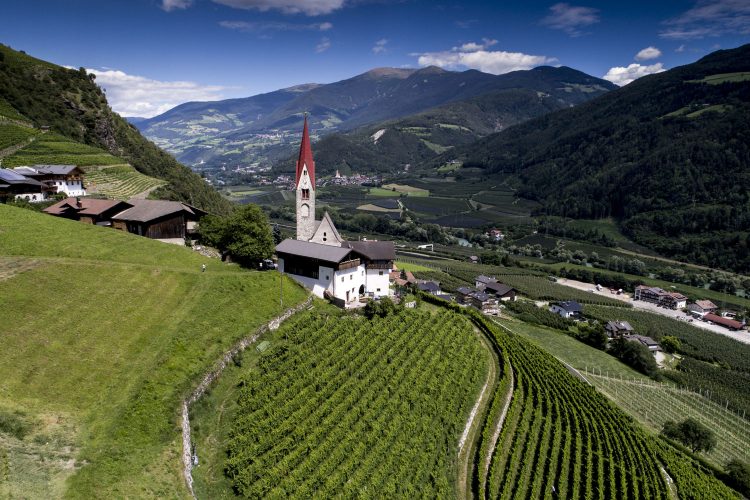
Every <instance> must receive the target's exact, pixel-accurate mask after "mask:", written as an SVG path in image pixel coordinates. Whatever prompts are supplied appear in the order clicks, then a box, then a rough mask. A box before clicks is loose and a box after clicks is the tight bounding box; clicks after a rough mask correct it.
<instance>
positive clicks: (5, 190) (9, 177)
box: [0, 168, 46, 202]
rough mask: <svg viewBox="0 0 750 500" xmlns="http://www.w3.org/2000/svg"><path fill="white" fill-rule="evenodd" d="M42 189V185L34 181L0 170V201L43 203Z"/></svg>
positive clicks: (9, 171)
mask: <svg viewBox="0 0 750 500" xmlns="http://www.w3.org/2000/svg"><path fill="white" fill-rule="evenodd" d="M44 189H45V186H44V184H42V183H41V182H39V181H37V180H35V179H32V178H30V177H25V176H23V175H21V174H19V173H18V172H16V171H14V170H10V169H7V168H0V199H15V200H18V199H23V200H26V201H31V202H36V201H43V200H44V199H45V197H46V192H45V191H44Z"/></svg>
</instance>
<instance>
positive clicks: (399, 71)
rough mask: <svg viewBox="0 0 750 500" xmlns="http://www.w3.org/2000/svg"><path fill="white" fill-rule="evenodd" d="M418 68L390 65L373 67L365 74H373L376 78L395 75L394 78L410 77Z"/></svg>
mask: <svg viewBox="0 0 750 500" xmlns="http://www.w3.org/2000/svg"><path fill="white" fill-rule="evenodd" d="M415 71H416V70H415V69H412V68H388V67H382V68H373V69H371V70H370V71H368V72H367V73H365V75H367V76H371V77H374V78H383V77H394V78H408V77H409V76H411V75H412V74H413V73H414V72H415Z"/></svg>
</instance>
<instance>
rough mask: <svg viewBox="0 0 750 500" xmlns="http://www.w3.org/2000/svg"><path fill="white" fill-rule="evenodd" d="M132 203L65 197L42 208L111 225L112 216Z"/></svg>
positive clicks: (54, 212)
mask: <svg viewBox="0 0 750 500" xmlns="http://www.w3.org/2000/svg"><path fill="white" fill-rule="evenodd" d="M132 206H133V205H131V204H130V203H128V202H126V201H120V200H100V199H93V198H81V197H75V198H65V199H64V200H62V201H59V202H57V203H55V204H54V205H52V206H49V207H47V208H45V209H44V210H43V212H44V213H47V214H49V215H54V216H56V217H63V218H65V219H71V220H77V221H81V222H83V223H85V224H96V225H99V226H111V225H112V217H113V216H115V215H117V214H119V213H120V212H123V211H125V210H127V209H128V208H131V207H132Z"/></svg>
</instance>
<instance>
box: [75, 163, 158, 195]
mask: <svg viewBox="0 0 750 500" xmlns="http://www.w3.org/2000/svg"><path fill="white" fill-rule="evenodd" d="M84 170H85V171H86V184H87V187H88V189H89V191H90V192H95V193H99V194H103V195H106V196H108V197H110V198H116V199H121V200H126V199H128V198H131V197H133V196H135V195H137V194H139V193H142V192H144V191H146V190H147V189H151V188H154V187H157V186H161V185H163V184H164V181H163V180H160V179H155V178H153V177H149V176H147V175H144V174H142V173H140V172H138V171H137V170H136V169H134V168H133V167H131V166H130V165H116V166H112V167H105V168H96V167H86V168H84Z"/></svg>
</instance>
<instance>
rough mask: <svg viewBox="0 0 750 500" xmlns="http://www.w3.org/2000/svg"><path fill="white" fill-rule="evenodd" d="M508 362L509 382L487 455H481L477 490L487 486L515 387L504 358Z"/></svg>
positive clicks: (510, 368)
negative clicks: (491, 464)
mask: <svg viewBox="0 0 750 500" xmlns="http://www.w3.org/2000/svg"><path fill="white" fill-rule="evenodd" d="M504 362H505V363H508V376H509V377H510V383H509V384H508V392H507V393H506V394H505V399H504V400H503V408H502V410H500V415H499V416H498V418H497V422H495V429H494V430H493V431H492V437H490V446H489V447H488V448H487V455H486V456H484V457H482V458H483V462H482V470H481V474H480V476H479V491H482V490H485V489H486V488H487V480H488V478H489V474H490V463H491V462H492V455H493V454H494V453H495V448H496V447H497V440H498V439H500V432H502V430H503V423H505V416H506V415H507V414H508V408H510V402H511V401H512V400H513V391H514V390H515V388H516V377H515V375H514V374H513V367H512V366H511V364H510V361H508V360H507V359H505V360H504Z"/></svg>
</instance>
